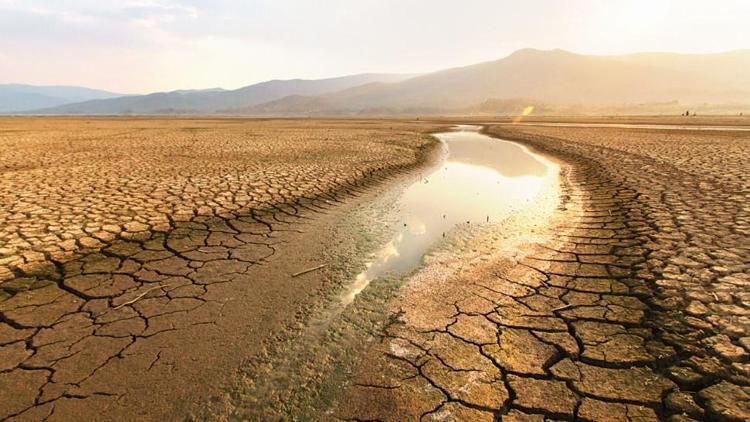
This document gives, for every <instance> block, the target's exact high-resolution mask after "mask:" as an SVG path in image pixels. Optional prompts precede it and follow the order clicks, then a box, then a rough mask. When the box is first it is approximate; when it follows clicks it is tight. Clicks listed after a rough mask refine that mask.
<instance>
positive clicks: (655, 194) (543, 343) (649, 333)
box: [335, 125, 750, 421]
mask: <svg viewBox="0 0 750 422" xmlns="http://www.w3.org/2000/svg"><path fill="white" fill-rule="evenodd" d="M486 132H487V133H490V134H492V135H495V136H498V137H501V138H503V139H510V140H515V141H518V142H521V143H524V144H526V145H529V146H531V147H532V148H534V149H536V150H537V151H540V152H543V153H545V154H547V155H549V156H551V157H555V158H556V159H558V160H560V162H561V164H562V168H563V171H562V175H563V177H562V181H563V183H562V195H561V203H560V205H559V207H558V208H557V210H556V211H555V214H554V215H553V216H552V217H551V218H550V221H551V222H550V225H549V226H548V228H547V229H546V231H545V232H544V233H545V235H544V236H542V237H541V238H539V239H536V240H534V239H531V240H529V239H527V240H525V241H519V242H517V244H516V245H514V246H513V249H514V252H512V253H511V252H510V250H511V249H510V248H509V249H507V250H505V251H495V252H497V253H498V255H493V256H492V257H491V258H490V259H488V258H487V257H488V256H489V255H487V254H484V256H481V257H480V258H477V259H473V260H466V259H465V258H464V259H460V260H457V261H456V262H454V264H455V267H456V268H455V270H454V271H452V272H447V273H441V272H440V271H433V272H429V271H428V270H427V269H425V270H424V271H423V273H418V274H417V275H415V277H414V278H413V279H412V280H411V281H410V282H409V284H408V285H407V287H406V288H404V289H403V291H402V292H401V294H400V296H399V297H398V298H397V299H396V300H394V302H393V303H392V305H391V307H390V311H391V313H392V314H391V318H390V320H389V321H390V322H389V324H387V325H386V326H385V328H384V329H383V330H382V333H380V335H379V338H378V339H377V341H375V342H374V344H373V345H372V346H371V347H370V349H369V350H367V351H366V355H365V357H364V359H363V360H362V362H361V363H360V364H359V365H358V369H357V370H356V371H355V373H354V376H353V379H352V382H351V384H350V385H349V387H348V388H347V390H346V392H345V394H344V397H343V398H342V399H341V400H340V401H339V404H338V406H337V408H336V411H335V412H336V415H337V417H339V418H341V419H345V420H359V421H361V420H369V421H373V420H383V421H385V420H417V419H421V420H472V421H479V420H488V421H491V420H498V419H502V420H510V421H537V420H538V421H542V420H592V421H615V420H622V421H649V420H671V421H690V420H717V421H743V420H750V359H749V355H748V353H750V305H749V304H750V288H749V287H750V202H749V201H748V197H750V183H749V180H748V178H749V176H748V172H747V163H748V161H750V134H747V133H739V132H736V133H735V132H698V131H660V130H640V129H612V128H555V127H532V126H523V127H518V126H512V125H493V126H489V127H488V128H487V129H486ZM480 246H481V245H477V246H476V247H480ZM441 265H442V267H443V268H445V267H447V266H450V264H449V263H448V261H446V262H444V263H442V264H441ZM428 267H429V265H428Z"/></svg>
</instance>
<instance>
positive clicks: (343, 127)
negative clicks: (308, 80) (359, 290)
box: [0, 118, 433, 420]
mask: <svg viewBox="0 0 750 422" xmlns="http://www.w3.org/2000/svg"><path fill="white" fill-rule="evenodd" d="M427 130H430V128H429V127H428V126H426V125H422V126H420V127H419V128H416V127H415V125H408V124H403V123H398V122H392V123H386V124H383V123H378V122H356V121H346V122H336V121H292V120H282V121H250V122H248V121H243V120H190V119H167V120H160V119H88V120H86V119H12V118H9V119H2V120H1V121H0V143H1V144H2V145H3V148H2V151H0V172H2V185H0V198H1V200H0V392H2V393H0V420H6V419H14V420H47V419H49V420H71V419H77V420H81V419H83V420H95V419H96V420H100V419H111V418H117V419H123V418H124V419H142V418H145V419H151V420H159V419H164V418H170V419H173V418H179V416H178V415H180V414H183V413H184V409H185V408H187V407H189V405H190V403H191V402H192V401H194V400H198V399H200V398H202V397H201V396H200V394H199V393H202V394H205V395H208V394H209V392H210V390H211V389H216V388H218V387H217V385H218V384H217V383H216V382H214V381H215V380H213V378H221V377H222V376H223V375H226V374H221V371H222V368H225V369H227V368H228V369H227V371H225V372H228V371H231V370H232V369H234V368H236V367H237V366H239V365H240V363H241V358H242V356H235V355H241V353H236V352H238V350H240V351H242V352H246V353H251V352H252V351H254V350H255V349H253V348H254V347H257V343H260V342H261V341H262V339H263V338H264V336H266V337H269V336H272V335H273V331H274V330H275V329H276V328H278V327H279V326H280V325H281V324H283V323H285V321H286V320H285V318H286V319H289V318H290V317H293V316H294V315H295V312H296V311H298V310H299V306H300V303H303V302H304V300H305V299H304V298H303V297H304V296H314V295H315V293H316V289H320V288H321V287H320V286H319V285H316V284H314V283H312V282H311V283H310V284H308V285H306V286H305V287H306V289H305V290H300V289H298V288H296V287H292V285H291V281H290V279H291V277H290V274H291V272H292V271H290V270H289V268H292V267H294V266H295V265H297V266H302V265H306V263H305V262H304V261H303V260H301V259H298V260H295V258H299V257H302V258H305V257H309V256H308V255H309V254H308V255H306V253H307V252H306V251H307V250H308V249H314V248H315V247H319V246H320V245H319V244H318V243H312V244H311V243H310V240H311V239H310V238H312V239H313V240H319V239H324V238H325V236H326V233H325V232H324V230H323V229H319V230H318V231H317V232H316V230H315V229H309V228H305V230H304V231H306V232H307V233H303V230H302V229H303V228H304V227H305V226H304V224H305V223H306V222H308V221H312V220H315V219H320V218H323V217H324V216H325V215H326V213H327V212H328V210H330V209H332V208H334V205H336V204H341V203H343V202H345V201H346V200H347V199H349V198H353V197H356V196H357V195H358V194H360V193H361V192H362V191H363V189H364V188H365V186H368V185H370V184H372V183H375V182H377V181H379V180H382V179H383V178H384V177H387V176H389V175H393V174H397V173H399V172H404V171H406V170H408V169H410V168H413V167H414V166H416V165H418V164H419V162H420V160H421V159H422V158H421V157H422V155H423V154H424V151H425V150H426V149H427V148H428V146H430V145H431V144H433V141H431V140H430V138H429V137H427V136H426V135H424V134H423V132H425V131H427ZM321 227H325V226H321ZM305 236H307V237H305ZM305 242H307V243H305ZM280 255H282V256H280ZM266 268H269V269H268V270H265V269H266ZM264 270H265V271H264ZM269 273H270V274H269ZM287 302H288V303H287ZM232 359H234V360H232ZM215 374H217V375H215ZM214 375H215V376H214ZM217 382H218V381H217ZM196 396H198V397H196Z"/></svg>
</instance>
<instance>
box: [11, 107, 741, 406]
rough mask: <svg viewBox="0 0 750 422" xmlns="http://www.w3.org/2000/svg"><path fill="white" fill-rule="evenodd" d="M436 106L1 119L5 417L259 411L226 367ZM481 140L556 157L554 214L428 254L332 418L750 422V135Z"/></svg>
mask: <svg viewBox="0 0 750 422" xmlns="http://www.w3.org/2000/svg"><path fill="white" fill-rule="evenodd" d="M648 122H649V123H654V121H653V120H651V119H648ZM445 123H446V121H440V122H435V123H427V122H417V121H415V122H405V121H374V120H371V121H366V120H363V121H356V120H268V121H264V120H243V119H236V120H235V119H223V120H222V119H214V120H208V119H204V120H201V119H16V118H8V119H0V144H2V145H3V147H4V148H3V149H2V150H1V151H0V172H2V178H3V179H2V184H0V198H2V201H1V202H0V248H1V249H0V280H1V281H0V365H2V367H0V392H2V393H0V419H17V420H41V419H49V420H70V419H74V418H75V419H77V420H111V419H118V420H136V419H137V420H165V419H170V420H174V419H184V418H185V417H189V416H190V415H199V417H209V418H213V417H216V418H219V417H221V415H222V414H231V413H233V417H239V418H244V416H243V415H250V416H248V417H249V418H250V419H252V418H253V417H252V415H257V414H258V413H259V412H257V410H258V409H254V410H253V411H248V409H244V408H243V405H242V404H243V403H242V402H243V401H244V405H245V406H246V407H257V406H258V404H259V403H260V405H262V404H263V401H262V400H260V401H252V400H247V397H243V396H242V395H239V396H237V394H238V393H237V390H233V388H236V386H229V387H228V386H227V385H226V380H227V379H228V378H231V377H232V376H234V375H236V371H237V368H239V367H241V366H242V365H244V364H245V363H246V362H247V361H248V360H252V359H253V358H254V357H255V356H258V355H259V354H263V353H264V352H265V345H266V344H267V343H269V342H274V341H276V340H279V337H280V336H283V335H284V333H285V332H286V330H288V329H289V327H298V326H299V325H300V324H301V323H302V322H304V321H305V320H306V319H307V318H308V316H309V312H310V311H309V308H310V307H311V306H312V305H313V304H314V303H318V302H320V301H321V300H323V298H324V297H325V296H326V294H327V292H329V291H331V290H332V289H335V286H333V285H331V279H332V278H331V277H327V276H326V273H327V272H328V271H329V270H328V269H325V270H323V271H319V272H314V273H310V274H308V275H305V276H304V277H300V278H293V277H291V274H292V273H293V272H295V271H298V270H301V269H305V268H310V267H313V266H315V265H317V264H319V263H320V262H326V261H325V260H326V259H328V255H327V253H328V252H330V250H333V249H335V250H338V251H339V252H341V254H342V255H344V256H347V253H348V254H349V255H350V256H353V255H356V253H358V252H357V250H356V248H355V247H352V246H351V243H353V241H352V240H350V239H348V237H347V236H349V235H351V233H350V232H351V229H348V228H346V227H342V221H344V220H345V219H344V217H345V216H347V215H348V214H349V213H350V212H351V210H352V208H353V207H355V206H357V204H362V203H368V202H369V201H371V200H372V199H373V197H374V196H376V195H378V191H377V190H378V189H386V188H387V185H386V184H382V183H379V182H380V181H382V180H383V179H384V178H388V179H389V180H394V178H395V177H397V176H398V175H400V174H405V173H406V172H408V171H409V170H411V169H413V168H415V167H416V166H418V165H419V163H421V162H422V161H424V157H425V151H427V149H428V147H429V145H430V144H431V141H430V140H429V138H428V137H426V136H425V135H424V134H425V133H427V132H429V131H434V130H437V129H438V128H439V127H444V125H445ZM670 123H675V122H673V121H670ZM706 124H714V123H712V122H707V123H706ZM487 131H488V132H489V133H491V134H494V135H497V136H499V137H502V138H505V139H512V140H516V141H519V142H522V143H525V144H527V145H529V146H531V147H532V148H534V149H536V150H537V151H540V152H543V153H545V154H547V155H548V156H550V157H554V158H555V159H556V160H558V162H559V163H560V165H561V167H562V174H563V178H562V181H561V182H562V186H561V190H562V195H561V197H560V202H559V203H558V204H557V205H558V207H557V209H556V211H554V214H553V215H551V216H542V219H543V220H545V221H547V224H546V225H544V226H541V225H539V224H538V223H539V222H538V221H535V220H533V221H525V220H524V219H523V218H522V216H520V217H519V218H517V219H515V220H512V221H509V222H507V227H506V228H507V233H508V234H507V236H503V237H506V238H505V239H502V240H498V238H497V237H492V236H489V237H482V236H477V237H475V238H471V239H470V240H469V241H468V242H467V243H466V244H464V245H463V246H461V247H459V246H456V250H457V251H458V250H459V249H461V248H464V249H465V251H463V250H462V251H461V252H462V253H463V252H466V255H460V254H459V255H457V256H455V257H454V258H452V259H448V258H446V259H442V258H439V257H438V258H434V259H431V260H429V262H428V263H427V264H426V266H425V268H424V269H423V270H422V271H420V272H419V273H417V274H416V275H415V276H414V278H413V279H412V280H411V281H410V282H409V284H407V285H406V287H404V288H403V289H401V290H399V291H398V293H397V297H396V298H395V299H393V300H392V301H391V302H390V304H388V305H387V306H388V309H389V310H390V312H391V315H390V317H387V318H385V320H386V321H388V323H387V324H386V325H385V326H384V327H383V328H382V329H378V328H372V327H371V326H370V325H367V324H362V326H364V327H366V328H365V330H366V331H369V330H372V331H373V332H375V333H379V337H378V338H377V341H376V342H375V343H373V345H372V346H371V347H370V348H369V349H363V350H362V354H363V355H364V358H363V360H361V361H360V362H359V363H358V364H357V365H356V366H355V367H356V368H357V370H356V371H355V373H354V374H353V376H352V382H351V384H350V385H349V387H348V388H347V389H345V390H342V391H341V392H337V393H336V394H337V395H339V396H340V395H342V394H343V398H340V400H339V401H338V405H337V407H336V409H335V415H336V416H337V417H339V418H342V419H353V420H404V419H419V418H423V419H440V420H496V419H500V418H502V419H507V420H543V419H544V418H545V417H546V418H547V419H562V420H568V419H581V420H628V421H629V420H657V419H662V420H663V419H671V420H675V421H687V420H691V419H695V420H703V419H706V420H747V419H748V416H749V415H750V409H749V408H748V406H749V404H748V403H750V358H749V355H748V353H749V352H750V332H749V330H750V328H749V327H750V315H749V313H750V310H748V303H750V297H748V285H749V284H750V264H748V263H749V262H750V251H749V250H748V249H749V248H750V243H749V242H748V238H750V236H749V235H750V215H749V214H750V208H749V207H748V205H747V204H748V201H747V198H748V191H749V190H750V183H749V182H748V176H747V175H746V173H747V172H746V171H745V170H744V169H745V167H746V163H747V161H748V159H750V156H749V155H750V148H748V145H749V144H748V142H750V134H748V133H740V132H737V133H733V132H703V131H674V130H670V131H658V130H641V129H614V128H554V127H529V126H524V127H518V126H515V127H514V126H510V125H500V124H498V125H494V126H491V127H489V128H488V129H487ZM373 187H378V189H373ZM555 198H556V199H555V200H557V196H555ZM542 208H543V207H540V209H542ZM550 209H554V206H553V207H552V208H550ZM499 230H501V232H502V230H505V228H503V227H500V228H499ZM513 233H515V234H513ZM528 233H534V234H533V235H532V236H529V235H528ZM359 264H361V262H358V261H357V260H356V259H351V262H349V263H347V264H345V265H351V266H352V268H354V267H357V265H359ZM354 270H356V268H354ZM355 273H356V271H355ZM358 312H361V311H358ZM361 317H362V318H369V317H367V316H366V315H364V316H361ZM327 339H328V338H327V337H325V338H324V341H327ZM302 346H303V347H302V348H300V349H293V350H294V351H296V352H299V353H301V354H304V353H306V352H308V350H307V349H305V348H304V345H302ZM325 351H326V349H325V348H324V349H322V351H321V352H320V353H325ZM279 352H280V353H284V352H285V350H283V349H280V351H279ZM354 352H357V351H356V350H355V351H354ZM301 358H302V356H301ZM269 371H270V372H269V373H273V371H274V368H269ZM310 374H312V375H314V376H318V375H319V374H318V373H317V372H315V371H312V372H310ZM255 381H262V380H255ZM331 388H333V389H336V388H337V386H333V387H331ZM249 391H250V394H253V393H254V392H255V391H256V390H249ZM217 392H220V393H221V394H217ZM281 399H283V397H281ZM207 401H210V403H208V404H207ZM225 401H229V402H232V403H225ZM238 401H239V402H240V403H239V404H238V403H237V402H238ZM266 404H268V403H266ZM207 408H209V409H211V411H210V412H209V413H206V412H204V410H205V409H207ZM236 408H239V409H240V410H239V411H238V410H236ZM260 413H261V414H262V413H264V412H260ZM206 415H208V416H206ZM331 417H333V415H332V414H330V413H326V414H325V416H321V417H320V418H321V419H329V418H331Z"/></svg>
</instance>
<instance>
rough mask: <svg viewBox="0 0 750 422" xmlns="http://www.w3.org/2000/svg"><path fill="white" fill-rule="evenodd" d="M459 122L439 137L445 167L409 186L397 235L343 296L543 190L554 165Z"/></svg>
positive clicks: (410, 265) (407, 266) (409, 266)
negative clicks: (449, 235)
mask: <svg viewBox="0 0 750 422" xmlns="http://www.w3.org/2000/svg"><path fill="white" fill-rule="evenodd" d="M480 128H481V127H480V126H463V125H462V126H458V127H457V128H456V130H455V131H452V132H445V133H439V134H436V135H434V136H435V137H436V138H438V139H439V140H440V141H442V147H443V160H442V163H441V165H440V166H439V167H438V168H437V169H435V170H434V171H432V172H431V173H430V174H427V175H425V176H423V177H421V178H420V180H419V181H416V182H414V183H413V184H412V185H410V186H409V187H407V188H406V189H405V190H404V192H403V193H402V195H401V197H400V198H399V200H398V202H397V203H396V215H397V223H396V227H395V228H394V229H395V231H396V233H395V235H394V237H393V238H392V239H391V240H390V241H389V242H388V244H386V245H385V246H384V247H383V248H382V249H381V250H379V251H378V252H377V253H376V254H375V256H374V257H373V259H372V260H371V261H370V262H369V263H368V264H367V268H366V270H365V271H363V272H362V273H360V274H359V275H358V276H357V278H356V280H355V281H354V283H353V284H352V285H351V286H350V288H349V289H347V290H346V291H345V293H344V295H343V297H342V302H343V303H344V304H348V303H351V302H352V301H353V300H354V297H355V296H356V295H357V294H358V293H359V292H361V291H362V290H363V289H364V288H365V287H367V285H368V284H369V283H370V281H372V280H374V279H377V278H379V277H383V276H385V275H399V274H404V273H406V272H408V271H411V270H413V269H414V268H416V267H417V266H418V265H419V263H420V262H421V259H422V257H423V256H424V254H425V253H426V252H427V251H428V250H429V249H430V248H431V247H432V246H433V245H434V244H435V243H436V242H438V241H440V240H441V239H442V238H443V237H444V236H445V235H446V234H447V233H449V232H450V231H451V230H452V229H454V228H455V227H457V226H459V225H468V224H472V225H481V224H487V223H493V222H498V221H500V220H502V219H504V218H506V217H508V216H509V215H510V214H511V213H512V212H513V211H514V210H515V209H518V208H519V207H521V206H523V205H525V204H527V203H528V202H529V201H531V200H532V199H533V198H534V197H535V196H536V195H537V194H538V193H539V192H540V190H541V188H542V185H543V183H544V182H545V176H546V175H547V174H548V172H549V171H550V170H551V164H550V163H549V162H548V161H546V160H545V159H544V158H542V157H540V156H538V155H536V154H533V153H531V152H530V151H529V150H528V149H526V148H525V147H523V146H521V145H519V144H516V143H513V142H509V141H503V140H499V139H496V138H492V137H489V136H486V135H483V134H481V133H479V132H478V131H479V129H480Z"/></svg>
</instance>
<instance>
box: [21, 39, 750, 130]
mask: <svg viewBox="0 0 750 422" xmlns="http://www.w3.org/2000/svg"><path fill="white" fill-rule="evenodd" d="M520 104H538V105H539V106H540V108H539V109H540V110H548V111H550V112H554V111H559V110H585V109H602V108H605V109H606V108H607V107H610V108H612V109H615V108H617V109H622V108H623V107H624V106H625V105H627V106H633V107H635V108H636V109H637V108H638V107H639V106H647V105H649V104H652V105H654V104H655V105H657V106H658V107H662V108H663V107H664V104H667V105H670V106H669V107H671V105H674V107H676V108H678V109H679V108H680V107H682V105H684V104H737V105H747V104H750V50H737V51H731V52H726V53H713V54H677V53H638V54H628V55H619V56H594V55H582V54H575V53H571V52H568V51H564V50H546V51H544V50H535V49H524V50H519V51H516V52H515V53H513V54H511V55H509V56H507V57H504V58H502V59H499V60H494V61H489V62H484V63H479V64H474V65H470V66H465V67H457V68H452V69H446V70H441V71H437V72H432V73H427V74H421V75H393V74H361V75H353V76H344V77H339V78H331V79H320V80H300V79H296V80H286V81H281V80H274V81H268V82H262V83H259V84H255V85H250V86H247V87H244V88H240V89H236V90H229V91H227V90H219V89H214V90H207V91H206V90H204V91H189V90H188V91H173V92H165V93H154V94H148V95H135V96H127V97H119V98H98V99H91V100H88V101H83V102H77V103H72V104H63V105H57V106H52V107H47V108H39V109H36V110H33V113H38V114H180V113H192V114H212V113H220V114H236V115H280V116H286V115H398V114H437V113H445V114H447V113H493V112H503V111H504V110H506V109H515V108H517V107H518V106H519V105H520ZM24 109H27V108H24Z"/></svg>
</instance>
